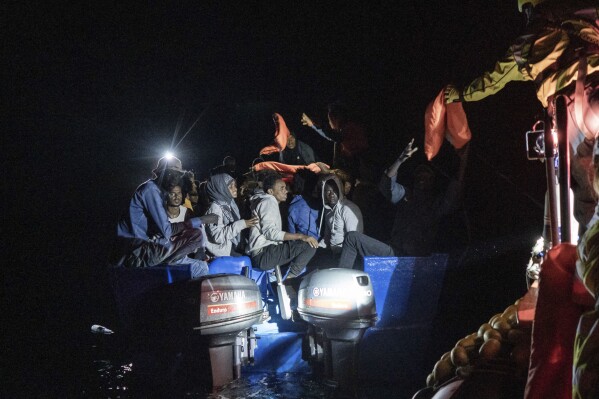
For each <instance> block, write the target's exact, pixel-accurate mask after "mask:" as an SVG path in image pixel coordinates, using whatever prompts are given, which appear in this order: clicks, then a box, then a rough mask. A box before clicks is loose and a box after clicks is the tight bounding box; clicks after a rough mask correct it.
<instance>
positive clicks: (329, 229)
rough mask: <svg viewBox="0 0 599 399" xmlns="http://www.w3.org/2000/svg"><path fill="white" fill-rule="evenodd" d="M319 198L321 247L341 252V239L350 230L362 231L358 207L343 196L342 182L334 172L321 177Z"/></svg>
mask: <svg viewBox="0 0 599 399" xmlns="http://www.w3.org/2000/svg"><path fill="white" fill-rule="evenodd" d="M319 187H321V198H322V205H323V212H322V218H321V220H320V228H319V232H320V236H321V237H323V238H322V240H321V241H320V245H319V246H320V247H321V248H329V249H330V250H331V251H332V252H333V254H339V253H341V248H342V247H343V240H344V239H345V236H346V235H347V233H349V232H350V231H356V232H358V233H362V232H363V231H364V222H363V220H362V212H361V211H360V208H359V207H358V206H357V205H356V204H354V203H353V202H352V201H350V200H349V199H348V198H347V197H345V195H344V194H345V192H344V189H343V184H341V180H340V179H339V177H338V176H337V175H335V174H329V175H325V176H323V177H322V178H321V181H320V184H319Z"/></svg>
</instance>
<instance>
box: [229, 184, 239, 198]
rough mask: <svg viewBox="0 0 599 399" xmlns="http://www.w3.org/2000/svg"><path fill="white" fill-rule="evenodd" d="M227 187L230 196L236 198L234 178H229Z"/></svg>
mask: <svg viewBox="0 0 599 399" xmlns="http://www.w3.org/2000/svg"><path fill="white" fill-rule="evenodd" d="M227 187H228V188H229V192H230V193H231V197H233V198H237V182H236V181H235V180H231V182H230V183H229V185H228V186H227Z"/></svg>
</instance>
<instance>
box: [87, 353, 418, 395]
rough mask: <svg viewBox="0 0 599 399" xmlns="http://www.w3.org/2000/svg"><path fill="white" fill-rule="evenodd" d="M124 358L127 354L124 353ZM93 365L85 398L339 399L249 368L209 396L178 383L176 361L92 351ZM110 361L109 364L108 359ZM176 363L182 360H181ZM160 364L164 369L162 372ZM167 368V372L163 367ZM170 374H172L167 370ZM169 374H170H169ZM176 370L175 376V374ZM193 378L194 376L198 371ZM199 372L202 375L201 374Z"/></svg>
mask: <svg viewBox="0 0 599 399" xmlns="http://www.w3.org/2000/svg"><path fill="white" fill-rule="evenodd" d="M123 353H128V352H127V351H124V352H123ZM90 354H91V357H90V360H91V364H90V365H89V369H88V370H87V371H85V372H84V373H85V374H86V375H85V376H83V377H84V388H83V389H82V392H81V396H82V397H84V398H111V399H134V398H160V397H169V398H179V397H184V398H204V399H245V398H247V399H270V398H286V399H287V398H288V399H312V398H314V399H317V398H318V399H321V398H337V397H340V395H339V394H338V392H337V391H336V390H334V389H333V388H331V387H329V386H327V385H326V384H324V383H323V382H322V381H320V380H319V379H318V378H317V377H316V376H314V375H312V374H311V373H274V372H273V373H253V372H251V366H248V367H245V368H244V369H243V370H242V376H241V378H239V379H238V380H235V381H233V382H231V383H229V384H227V385H226V386H224V387H222V388H219V389H216V390H211V389H209V388H208V387H206V386H205V385H202V383H201V382H199V381H196V382H195V383H194V381H193V378H192V379H191V380H190V379H189V378H187V379H186V380H185V383H181V379H180V378H179V377H180V374H181V373H180V372H181V365H182V364H185V363H184V362H181V361H179V363H177V361H178V359H177V357H176V356H175V357H172V358H170V360H168V361H165V357H162V359H159V358H158V357H160V356H158V357H157V355H156V354H154V355H150V354H148V353H144V354H139V353H137V354H135V355H130V354H127V355H122V354H120V353H115V352H114V351H113V353H112V354H110V353H108V352H106V351H105V350H101V347H99V346H97V345H94V346H93V347H92V348H91V353H90ZM109 357H111V359H109ZM179 360H180V359H179ZM161 364H162V366H161ZM165 364H168V365H167V366H164V365H165ZM169 369H170V370H169ZM167 370H169V371H167ZM173 370H179V371H173ZM196 372H197V371H196ZM200 372H201V371H200ZM367 385H368V386H364V387H362V388H361V390H360V392H359V394H358V395H357V396H356V397H359V398H361V399H371V398H372V399H374V398H400V399H401V398H411V397H412V394H413V393H414V391H413V390H412V391H409V392H406V391H405V390H404V392H403V393H401V392H398V387H397V386H393V387H389V386H381V385H379V384H367Z"/></svg>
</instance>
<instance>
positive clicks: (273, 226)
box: [247, 192, 285, 256]
mask: <svg viewBox="0 0 599 399" xmlns="http://www.w3.org/2000/svg"><path fill="white" fill-rule="evenodd" d="M250 210H251V212H252V215H254V216H258V218H259V219H260V222H259V223H258V224H257V225H255V226H252V227H251V228H250V239H249V243H248V248H247V252H248V253H249V254H250V255H251V256H256V255H258V254H259V253H260V252H261V250H262V248H264V247H267V246H269V245H278V244H281V243H282V242H283V237H285V232H284V231H283V223H282V220H281V212H280V211H279V202H278V201H277V199H276V198H275V197H274V196H273V195H270V194H266V193H264V192H259V193H256V194H254V195H253V196H252V197H251V198H250Z"/></svg>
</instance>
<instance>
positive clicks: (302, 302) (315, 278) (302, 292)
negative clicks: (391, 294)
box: [297, 268, 377, 395]
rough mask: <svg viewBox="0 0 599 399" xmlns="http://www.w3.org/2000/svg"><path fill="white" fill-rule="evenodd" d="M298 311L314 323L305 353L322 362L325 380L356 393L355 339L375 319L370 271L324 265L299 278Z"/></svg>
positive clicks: (318, 363) (312, 361) (313, 362)
mask: <svg viewBox="0 0 599 399" xmlns="http://www.w3.org/2000/svg"><path fill="white" fill-rule="evenodd" d="M297 311H298V313H299V315H300V317H301V318H302V319H303V320H305V321H306V322H308V323H309V324H311V326H312V328H311V329H310V331H309V332H308V334H307V335H306V338H305V341H304V346H303V348H304V351H303V356H302V357H303V358H304V360H308V361H309V362H310V364H311V365H312V366H313V368H315V369H317V371H318V368H321V369H322V372H323V373H324V378H325V382H327V383H328V384H330V385H331V386H334V387H336V388H337V389H338V391H339V392H341V393H348V394H352V395H353V394H355V393H356V388H357V387H356V382H357V377H358V375H357V370H358V364H357V361H358V344H359V341H360V339H361V338H362V336H363V335H364V332H365V331H366V329H367V328H369V327H371V326H373V325H374V324H375V322H376V320H377V314H376V306H375V302H374V295H373V292H372V283H371V281H370V277H369V276H368V274H366V273H364V272H362V271H359V270H352V269H341V268H339V269H325V270H319V271H315V272H312V273H310V274H308V275H307V276H306V277H304V278H303V280H302V283H301V285H300V289H299V292H298V305H297Z"/></svg>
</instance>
